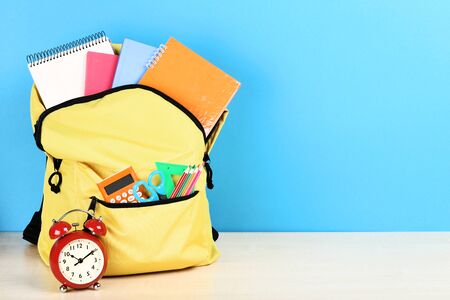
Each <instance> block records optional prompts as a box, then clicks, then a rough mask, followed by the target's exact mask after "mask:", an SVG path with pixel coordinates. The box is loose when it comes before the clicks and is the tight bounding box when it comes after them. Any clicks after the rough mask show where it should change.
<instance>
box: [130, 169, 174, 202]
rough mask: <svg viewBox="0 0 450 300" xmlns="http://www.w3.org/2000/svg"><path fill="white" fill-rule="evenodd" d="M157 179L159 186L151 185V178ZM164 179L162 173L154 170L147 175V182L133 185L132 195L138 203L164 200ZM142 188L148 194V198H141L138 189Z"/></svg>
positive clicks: (141, 181)
mask: <svg viewBox="0 0 450 300" xmlns="http://www.w3.org/2000/svg"><path fill="white" fill-rule="evenodd" d="M154 177H158V178H159V181H160V182H159V184H154V183H153V178H154ZM165 181H166V178H164V175H163V173H162V172H160V171H158V170H155V171H153V172H151V173H150V174H149V175H148V178H147V181H144V180H139V181H138V182H136V183H135V184H134V185H133V190H132V191H133V195H134V197H135V198H136V199H137V201H139V202H148V201H155V200H159V199H165V198H166V195H165V194H164V182H165ZM140 187H143V188H145V190H146V191H147V192H148V194H149V196H148V198H143V197H142V193H140V192H139V188H140Z"/></svg>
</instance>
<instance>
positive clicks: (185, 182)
mask: <svg viewBox="0 0 450 300" xmlns="http://www.w3.org/2000/svg"><path fill="white" fill-rule="evenodd" d="M194 170H195V167H194V166H192V167H191V170H189V172H188V174H187V176H186V177H185V178H184V182H183V184H182V185H181V188H180V189H179V190H178V192H177V197H181V196H182V195H183V191H184V190H185V188H186V186H187V183H188V182H189V180H190V179H191V177H192V173H193V172H194Z"/></svg>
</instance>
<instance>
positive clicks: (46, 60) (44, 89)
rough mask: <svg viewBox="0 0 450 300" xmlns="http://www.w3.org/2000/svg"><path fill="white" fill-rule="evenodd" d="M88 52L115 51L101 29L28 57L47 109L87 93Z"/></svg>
mask: <svg viewBox="0 0 450 300" xmlns="http://www.w3.org/2000/svg"><path fill="white" fill-rule="evenodd" d="M88 51H93V52H100V53H106V54H114V50H113V48H112V46H111V42H110V40H109V38H107V37H106V35H105V33H104V32H103V31H102V32H98V33H95V34H92V35H89V36H86V37H84V38H81V39H79V40H76V41H73V42H70V43H67V44H64V45H60V46H58V47H55V48H51V49H48V50H44V51H41V52H37V53H34V54H31V55H28V56H27V62H28V69H29V70H30V73H31V76H32V77H33V80H34V83H35V85H36V88H37V90H38V92H39V95H40V97H41V99H42V102H43V103H44V106H45V108H47V109H48V108H50V107H52V106H55V105H58V104H60V103H62V102H65V101H67V100H69V99H73V98H77V97H81V96H84V87H85V76H86V74H85V72H86V56H87V52H88Z"/></svg>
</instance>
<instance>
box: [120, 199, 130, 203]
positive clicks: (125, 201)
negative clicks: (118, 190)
mask: <svg viewBox="0 0 450 300" xmlns="http://www.w3.org/2000/svg"><path fill="white" fill-rule="evenodd" d="M127 202H128V201H127V200H125V199H123V200H122V201H120V203H127Z"/></svg>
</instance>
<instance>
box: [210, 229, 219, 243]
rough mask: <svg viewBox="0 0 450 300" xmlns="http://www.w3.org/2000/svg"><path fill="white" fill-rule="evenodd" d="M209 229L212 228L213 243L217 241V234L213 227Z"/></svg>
mask: <svg viewBox="0 0 450 300" xmlns="http://www.w3.org/2000/svg"><path fill="white" fill-rule="evenodd" d="M211 228H212V236H213V240H214V242H215V241H217V240H218V239H219V232H218V231H217V230H216V229H215V228H214V227H211Z"/></svg>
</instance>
